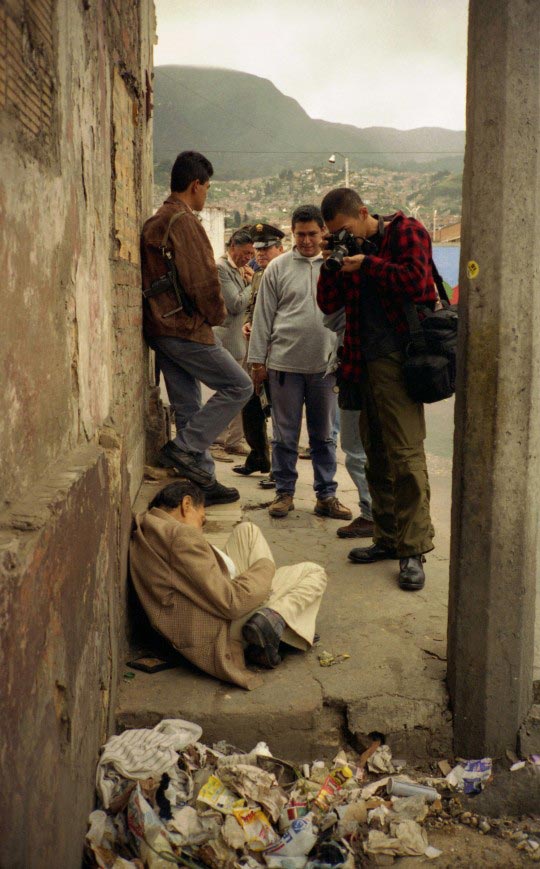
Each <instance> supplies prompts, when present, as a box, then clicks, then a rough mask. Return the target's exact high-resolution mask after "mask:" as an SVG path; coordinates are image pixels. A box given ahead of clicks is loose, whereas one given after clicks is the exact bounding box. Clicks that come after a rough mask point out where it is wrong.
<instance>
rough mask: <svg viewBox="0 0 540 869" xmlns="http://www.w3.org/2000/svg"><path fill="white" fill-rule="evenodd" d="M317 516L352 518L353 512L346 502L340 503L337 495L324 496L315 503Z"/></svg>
mask: <svg viewBox="0 0 540 869" xmlns="http://www.w3.org/2000/svg"><path fill="white" fill-rule="evenodd" d="M315 513H316V514H317V516H328V517H329V518H330V519H352V513H351V511H350V510H349V508H348V507H345V505H344V504H340V502H339V501H338V499H337V498H336V497H332V498H324V499H323V500H319V498H317V503H316V504H315Z"/></svg>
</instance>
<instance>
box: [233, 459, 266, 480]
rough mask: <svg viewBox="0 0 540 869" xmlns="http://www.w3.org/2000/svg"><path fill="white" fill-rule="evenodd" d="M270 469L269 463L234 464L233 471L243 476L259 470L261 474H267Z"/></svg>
mask: <svg viewBox="0 0 540 869" xmlns="http://www.w3.org/2000/svg"><path fill="white" fill-rule="evenodd" d="M269 470H270V465H269V464H250V465H248V464H247V462H246V464H245V465H234V467H233V471H234V473H235V474H241V475H242V476H243V477H249V475H250V474H256V473H257V472H258V471H259V472H260V473H261V474H267V473H268V471H269Z"/></svg>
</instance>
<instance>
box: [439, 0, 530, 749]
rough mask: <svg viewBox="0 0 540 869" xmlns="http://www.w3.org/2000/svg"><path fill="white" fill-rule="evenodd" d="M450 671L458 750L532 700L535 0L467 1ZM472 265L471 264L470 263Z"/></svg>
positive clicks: (492, 734)
mask: <svg viewBox="0 0 540 869" xmlns="http://www.w3.org/2000/svg"><path fill="white" fill-rule="evenodd" d="M467 82H468V85H467V87H468V93H467V144H466V154H465V174H464V180H463V235H462V248H461V270H460V281H459V283H460V317H461V323H460V328H461V335H460V370H459V376H458V395H457V399H456V416H455V420H456V432H455V458H454V478H453V507H452V548H451V565H450V602H449V603H450V606H449V650H448V677H449V689H450V695H451V700H452V707H453V711H454V737H455V749H456V752H457V753H458V754H461V755H464V756H467V757H478V756H482V755H484V754H490V755H494V754H498V753H500V752H501V751H502V750H503V749H504V748H506V747H510V748H512V747H514V746H515V743H516V734H517V731H518V729H519V726H520V723H521V721H522V720H523V718H524V717H525V715H526V714H527V712H528V710H529V708H530V706H531V704H532V679H533V676H532V665H533V631H534V593H535V584H536V578H537V574H538V564H539V558H538V554H539V553H538V520H539V502H540V475H539V471H540V468H539V454H540V376H539V374H540V250H539V248H540V166H539V153H538V146H539V143H540V96H539V95H540V3H539V2H538V0H471V2H470V12H469V51H468V79H467ZM468 264H470V265H469V267H468Z"/></svg>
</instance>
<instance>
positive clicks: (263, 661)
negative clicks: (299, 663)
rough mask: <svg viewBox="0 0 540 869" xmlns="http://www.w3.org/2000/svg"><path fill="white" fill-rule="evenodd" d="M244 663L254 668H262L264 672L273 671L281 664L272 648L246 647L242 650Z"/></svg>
mask: <svg viewBox="0 0 540 869" xmlns="http://www.w3.org/2000/svg"><path fill="white" fill-rule="evenodd" d="M244 657H245V659H246V663H248V664H253V665H254V666H255V667H264V668H265V670H273V669H274V668H275V667H277V666H278V664H281V658H280V656H279V655H278V653H277V651H276V649H274V647H273V646H264V648H262V647H261V646H246V648H245V649H244Z"/></svg>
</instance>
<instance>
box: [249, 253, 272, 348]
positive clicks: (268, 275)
mask: <svg viewBox="0 0 540 869" xmlns="http://www.w3.org/2000/svg"><path fill="white" fill-rule="evenodd" d="M270 265H273V263H271V264H270ZM277 308H278V294H277V269H275V268H270V267H268V268H267V269H266V271H265V273H264V275H263V279H262V281H261V286H260V289H259V294H258V296H257V304H256V305H255V312H254V315H253V323H252V326H251V334H250V336H249V352H248V362H263V363H266V357H267V356H268V350H269V347H270V338H271V336H272V330H273V326H274V318H275V316H276V311H277Z"/></svg>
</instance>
